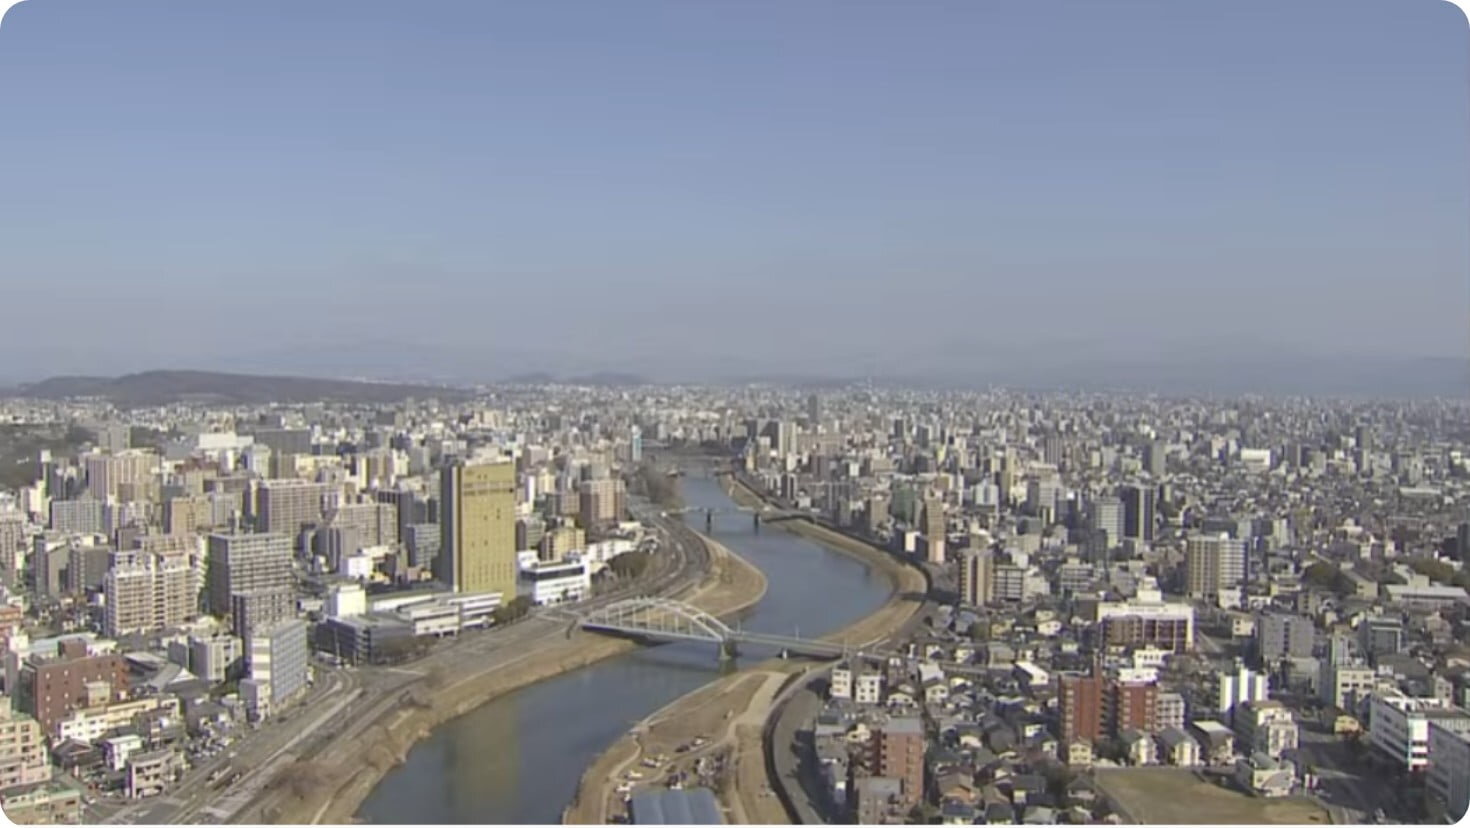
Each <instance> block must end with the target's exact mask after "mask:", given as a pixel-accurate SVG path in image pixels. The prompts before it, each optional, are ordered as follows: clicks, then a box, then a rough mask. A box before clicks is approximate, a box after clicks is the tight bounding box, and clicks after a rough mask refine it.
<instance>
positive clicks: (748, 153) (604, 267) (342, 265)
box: [0, 0, 1470, 375]
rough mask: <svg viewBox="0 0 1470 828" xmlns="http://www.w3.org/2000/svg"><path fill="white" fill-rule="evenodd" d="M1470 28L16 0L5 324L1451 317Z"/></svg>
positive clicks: (1465, 245) (2, 186)
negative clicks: (24, 0) (17, 3)
mask: <svg viewBox="0 0 1470 828" xmlns="http://www.w3.org/2000/svg"><path fill="white" fill-rule="evenodd" d="M1467 35H1470V29H1467V24H1466V20H1465V17H1464V15H1463V14H1462V13H1461V12H1460V11H1459V10H1458V9H1456V8H1455V7H1454V6H1452V5H1450V4H1448V3H1446V2H1442V0H1384V1H1383V2H1366V0H1342V1H1341V2H1328V1H1327V0H1320V1H1319V0H1305V1H1304V2H1288V0H1235V1H1233V2H1218V0H1217V1H1216V2H1196V1H1195V0H1158V1H1157V2H1130V1H1129V0H1122V1H1121V2H1115V1H1114V0H1109V1H1108V2H1100V1H1099V0H1079V1H1078V2H1042V1H1040V0H1007V1H1006V2H987V0H963V1H962V2H898V1H897V0H893V2H871V1H870V0H848V1H847V2H820V1H819V0H779V2H777V1H776V0H766V1H765V2H752V1H751V0H742V1H741V2H716V1H715V0H697V2H640V0H623V1H621V2H606V0H597V2H421V3H420V2H413V3H405V2H395V3H387V2H378V1H377V0H352V1H351V2H345V1H344V0H311V1H310V2H302V1H301V0H291V2H257V1H254V0H253V1H252V2H248V3H246V2H202V3H201V2H185V0H177V2H169V3H160V2H148V1H147V0H141V1H140V0H88V1H87V2H81V1H79V0H28V2H25V3H22V4H21V5H19V6H17V7H15V8H14V9H13V10H11V12H10V13H9V14H8V16H7V17H6V18H5V20H4V23H3V26H0V112H3V113H4V121H3V127H0V251H3V253H0V268H3V273H4V276H3V279H4V284H3V287H4V294H3V295H4V297H5V298H4V302H3V305H4V308H5V309H6V312H5V314H4V323H3V324H0V349H3V352H4V353H5V354H7V355H10V356H13V357H14V358H15V360H16V361H18V362H20V363H21V365H20V366H17V367H13V368H12V369H11V371H10V373H11V374H12V375H14V374H16V373H22V374H35V373H41V374H45V373H51V372H62V371H68V372H76V371H89V370H90V371H99V372H112V371H121V370H133V369H139V368H146V367H156V366H159V365H178V366H186V365H188V366H199V367H227V366H235V365H240V364H244V363H242V360H244V361H245V362H249V361H250V360H255V362H253V363H250V365H251V367H270V365H268V364H267V363H274V362H278V363H279V365H276V366H275V367H277V368H279V369H281V370H289V369H291V368H293V365H295V366H302V367H308V368H315V367H317V366H316V365H315V364H314V363H312V362H311V361H310V359H309V358H308V357H306V356H303V357H302V358H301V361H299V362H294V363H293V361H292V360H293V357H292V353H293V351H302V350H306V351H308V352H312V351H317V350H318V349H320V351H321V352H323V353H325V352H338V351H342V350H344V349H349V348H353V347H360V348H361V349H362V350H363V352H364V353H365V354H366V353H369V352H372V351H373V349H375V348H376V349H379V351H383V350H393V349H395V348H398V349H399V350H400V355H402V354H406V353H409V352H410V351H412V348H421V349H422V352H421V356H423V358H425V359H430V358H432V355H433V354H435V353H438V351H436V350H435V349H442V348H461V349H470V350H471V351H473V355H472V357H471V358H472V359H481V358H483V359H484V360H485V361H487V362H497V363H498V362H505V361H515V362H523V363H524V364H525V365H526V367H528V368H531V367H542V366H541V365H539V364H535V365H533V364H532V363H536V362H537V361H538V360H541V361H547V360H551V361H553V362H554V361H555V360H556V359H562V360H563V362H565V363H567V364H568V365H570V364H573V363H576V365H577V366H578V367H587V368H597V369H600V368H611V367H618V366H627V367H630V368H632V369H635V370H650V368H649V366H651V365H652V366H655V367H657V366H665V367H668V366H674V369H675V370H681V371H686V372H687V366H688V365H696V366H697V365H700V364H706V363H707V364H710V365H715V364H719V365H724V366H735V365H737V364H738V365H751V366H756V365H762V366H771V365H776V364H780V363H781V362H782V361H783V359H784V357H783V354H784V353H785V352H787V351H788V350H789V349H797V350H799V351H800V352H801V353H802V356H800V357H795V358H792V359H790V360H786V361H787V362H788V363H789V365H790V366H791V367H793V368H796V369H812V370H823V369H829V368H833V367H834V366H837V367H841V366H845V365H847V364H848V363H849V362H850V361H852V360H864V361H866V362H867V364H869V365H877V366H880V367H883V366H889V367H891V365H902V364H907V363H909V362H912V361H915V360H938V361H941V362H946V361H947V362H946V364H948V363H954V364H956V365H963V364H966V363H967V362H972V361H976V362H978V361H983V360H984V359H986V358H987V355H997V354H1016V353H1021V354H1026V353H1031V354H1038V353H1042V352H1045V351H1047V350H1048V349H1053V350H1058V349H1059V350H1063V351H1065V350H1067V349H1084V350H1087V351H1089V352H1091V353H1108V354H1113V353H1116V354H1120V355H1137V354H1140V353H1148V352H1151V351H1153V350H1154V349H1157V348H1161V347H1162V348H1166V349H1168V350H1169V352H1170V353H1189V352H1191V351H1190V348H1195V347H1197V348H1198V350H1199V351H1200V352H1202V353H1217V352H1220V351H1222V350H1225V351H1228V350H1230V349H1232V348H1234V347H1236V346H1237V345H1238V346H1239V347H1241V348H1243V349H1245V350H1248V351H1251V352H1253V353H1254V352H1259V351H1260V350H1264V349H1272V348H1275V349H1281V350H1282V351H1283V352H1310V353H1329V354H1333V353H1337V354H1346V353H1351V354H1387V355H1439V356H1451V355H1464V354H1465V352H1466V348H1467V346H1470V338H1467V337H1470V287H1467V279H1470V231H1467V228H1470V168H1467V152H1470V149H1467V148H1470V64H1467V46H1470V36H1467ZM710 330H723V331H724V332H725V333H724V335H722V336H720V337H717V338H712V337H706V336H703V335H702V334H703V333H704V332H707V331H710ZM358 343H361V345H360V346H359V345H358ZM410 346H412V348H411V347H410ZM414 353H420V352H417V351H415V352H414ZM482 355H483V356H482ZM734 357H739V360H736V359H734ZM722 360H723V361H722ZM741 360H743V361H741ZM548 364H550V363H548ZM0 373H4V372H0Z"/></svg>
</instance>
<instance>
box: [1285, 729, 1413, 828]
mask: <svg viewBox="0 0 1470 828" xmlns="http://www.w3.org/2000/svg"><path fill="white" fill-rule="evenodd" d="M1300 741H1301V744H1300V746H1299V748H1298V751H1297V753H1298V756H1299V757H1300V758H1301V760H1302V761H1303V762H1305V763H1310V764H1312V765H1315V766H1316V768H1317V777H1318V779H1319V780H1320V781H1319V783H1318V787H1317V799H1318V800H1320V801H1321V802H1322V804H1323V805H1324V806H1325V807H1326V808H1327V810H1328V811H1329V812H1330V813H1331V815H1332V821H1333V822H1335V823H1337V824H1346V825H1351V824H1363V823H1367V822H1371V821H1372V819H1371V817H1372V814H1373V812H1374V811H1375V810H1377V809H1378V808H1380V807H1383V808H1385V809H1387V808H1389V807H1390V806H1391V804H1392V802H1393V791H1392V789H1391V787H1390V786H1389V785H1388V784H1387V783H1386V782H1385V781H1384V780H1382V779H1381V778H1379V777H1377V776H1374V775H1373V774H1372V773H1371V772H1368V773H1365V772H1364V771H1365V770H1366V768H1367V766H1366V765H1362V766H1359V765H1357V764H1356V763H1355V762H1354V759H1353V756H1352V753H1351V752H1350V751H1349V749H1348V747H1347V745H1346V744H1345V743H1343V741H1342V740H1341V739H1340V738H1339V737H1337V736H1336V735H1334V734H1332V733H1329V732H1326V731H1325V730H1324V729H1322V728H1321V726H1320V725H1317V724H1315V723H1312V722H1304V723H1303V724H1302V727H1301V740H1300Z"/></svg>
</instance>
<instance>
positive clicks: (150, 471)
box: [82, 451, 159, 500]
mask: <svg viewBox="0 0 1470 828" xmlns="http://www.w3.org/2000/svg"><path fill="white" fill-rule="evenodd" d="M158 464H159V458H158V455H157V454H154V453H153V452H151V451H125V452H122V453H120V454H100V453H94V454H87V455H83V456H82V468H83V469H84V470H85V472H86V478H87V489H88V491H90V492H91V493H92V496H93V497H95V498H97V499H98V500H106V499H107V498H109V497H117V492H118V486H119V485H120V484H124V483H132V484H146V483H148V482H150V481H152V480H153V479H155V478H156V477H157V475H158Z"/></svg>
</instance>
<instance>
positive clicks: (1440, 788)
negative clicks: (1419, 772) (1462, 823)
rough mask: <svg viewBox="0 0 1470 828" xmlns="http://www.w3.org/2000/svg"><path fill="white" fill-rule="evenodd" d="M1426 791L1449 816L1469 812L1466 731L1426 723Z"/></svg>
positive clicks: (1469, 745) (1468, 740) (1469, 741)
mask: <svg viewBox="0 0 1470 828" xmlns="http://www.w3.org/2000/svg"><path fill="white" fill-rule="evenodd" d="M1428 787H1429V794H1430V796H1433V797H1435V798H1437V799H1438V800H1439V801H1440V802H1442V803H1444V805H1445V808H1446V810H1447V811H1448V812H1449V815H1450V818H1451V819H1453V820H1462V819H1464V818H1465V814H1466V811H1470V733H1467V732H1466V731H1463V730H1455V729H1453V728H1450V727H1446V726H1445V725H1444V724H1442V723H1441V722H1439V721H1437V720H1436V721H1431V722H1430V723H1429V786H1428Z"/></svg>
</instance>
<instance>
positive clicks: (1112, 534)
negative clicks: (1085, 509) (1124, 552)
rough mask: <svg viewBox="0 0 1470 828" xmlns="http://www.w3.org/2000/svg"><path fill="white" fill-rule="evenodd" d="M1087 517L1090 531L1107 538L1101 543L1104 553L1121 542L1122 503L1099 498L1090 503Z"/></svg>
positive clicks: (1114, 498)
mask: <svg viewBox="0 0 1470 828" xmlns="http://www.w3.org/2000/svg"><path fill="white" fill-rule="evenodd" d="M1089 517H1090V519H1091V528H1092V531H1093V532H1094V533H1097V532H1101V533H1104V534H1105V535H1106V536H1107V537H1106V540H1105V541H1104V542H1103V545H1104V549H1105V551H1106V550H1111V549H1112V548H1113V547H1115V546H1117V545H1118V544H1120V543H1122V542H1123V530H1124V528H1125V527H1124V521H1123V501H1121V500H1119V499H1118V498H1116V497H1100V498H1098V499H1096V500H1094V501H1093V502H1092V510H1091V513H1090V515H1089Z"/></svg>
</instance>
